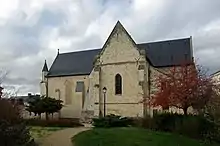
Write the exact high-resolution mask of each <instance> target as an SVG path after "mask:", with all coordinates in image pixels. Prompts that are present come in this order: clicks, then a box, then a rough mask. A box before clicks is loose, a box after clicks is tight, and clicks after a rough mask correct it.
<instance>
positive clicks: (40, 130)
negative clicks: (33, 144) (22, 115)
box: [30, 126, 64, 142]
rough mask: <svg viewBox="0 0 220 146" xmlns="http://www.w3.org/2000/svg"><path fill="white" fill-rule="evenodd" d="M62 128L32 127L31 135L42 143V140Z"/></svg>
mask: <svg viewBox="0 0 220 146" xmlns="http://www.w3.org/2000/svg"><path fill="white" fill-rule="evenodd" d="M62 129H64V128H62V127H40V126H31V127H30V134H31V136H32V137H33V138H34V139H35V140H36V141H37V142H39V141H41V139H42V138H44V137H47V136H49V135H50V134H51V133H53V132H55V131H58V130H62Z"/></svg>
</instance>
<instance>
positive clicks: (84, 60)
mask: <svg viewBox="0 0 220 146" xmlns="http://www.w3.org/2000/svg"><path fill="white" fill-rule="evenodd" d="M137 47H138V48H139V49H144V50H146V58H147V59H148V60H149V61H150V63H151V65H152V66H154V67H166V66H176V65H180V64H181V63H182V62H183V61H192V59H193V54H192V48H191V45H190V38H184V39H176V40H167V41H159V42H150V43H141V44H137ZM100 52H101V49H94V50H86V51H79V52H70V53H62V54H58V55H57V57H56V59H55V60H54V62H53V64H52V66H51V68H50V70H49V74H48V76H49V77H54V76H71V75H88V74H90V72H91V71H92V68H93V62H94V59H95V56H96V55H98V54H99V53H100Z"/></svg>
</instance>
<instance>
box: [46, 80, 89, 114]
mask: <svg viewBox="0 0 220 146" xmlns="http://www.w3.org/2000/svg"><path fill="white" fill-rule="evenodd" d="M79 81H83V82H84V85H85V86H84V92H76V84H77V82H79ZM48 82H49V84H48V95H49V97H54V98H56V99H59V98H60V99H61V100H62V101H63V104H64V107H63V108H62V110H61V117H64V118H79V117H80V116H81V111H82V107H83V105H82V104H83V97H85V93H86V91H87V89H88V83H89V77H88V76H67V77H50V78H49V79H48Z"/></svg>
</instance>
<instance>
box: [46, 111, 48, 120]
mask: <svg viewBox="0 0 220 146" xmlns="http://www.w3.org/2000/svg"><path fill="white" fill-rule="evenodd" d="M46 120H49V116H48V113H47V112H46Z"/></svg>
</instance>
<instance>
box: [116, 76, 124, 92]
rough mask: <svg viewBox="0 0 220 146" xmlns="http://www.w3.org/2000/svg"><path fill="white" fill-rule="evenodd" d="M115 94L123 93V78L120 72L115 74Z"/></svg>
mask: <svg viewBox="0 0 220 146" xmlns="http://www.w3.org/2000/svg"><path fill="white" fill-rule="evenodd" d="M115 94H116V95H121V94H122V78H121V75H120V74H117V75H116V76H115Z"/></svg>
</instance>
